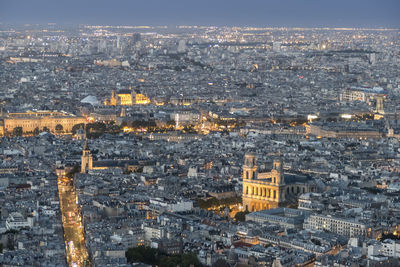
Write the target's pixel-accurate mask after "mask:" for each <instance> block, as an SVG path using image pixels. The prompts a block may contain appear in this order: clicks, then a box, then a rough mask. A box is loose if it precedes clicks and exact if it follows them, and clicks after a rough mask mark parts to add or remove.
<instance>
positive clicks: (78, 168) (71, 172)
mask: <svg viewBox="0 0 400 267" xmlns="http://www.w3.org/2000/svg"><path fill="white" fill-rule="evenodd" d="M80 171H81V166H80V165H75V166H74V167H72V169H71V170H69V171H68V172H67V174H66V176H67V177H68V178H74V176H75V173H78V172H80Z"/></svg>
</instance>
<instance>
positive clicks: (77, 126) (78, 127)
mask: <svg viewBox="0 0 400 267" xmlns="http://www.w3.org/2000/svg"><path fill="white" fill-rule="evenodd" d="M80 128H82V129H83V128H85V124H83V123H79V124H75V125H74V126H72V134H76V132H77V131H78V130H79V129H80Z"/></svg>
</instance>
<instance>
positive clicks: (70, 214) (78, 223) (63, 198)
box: [58, 175, 90, 266]
mask: <svg viewBox="0 0 400 267" xmlns="http://www.w3.org/2000/svg"><path fill="white" fill-rule="evenodd" d="M71 182H72V181H71V180H70V179H69V178H68V177H66V176H64V175H59V176H58V191H59V196H60V208H61V213H62V221H63V226H64V241H65V246H66V252H67V261H68V265H69V266H89V265H90V264H89V260H88V253H87V250H86V246H85V236H84V231H83V225H82V218H81V214H80V211H79V209H78V205H77V197H76V193H75V189H74V186H73V185H72V183H71Z"/></svg>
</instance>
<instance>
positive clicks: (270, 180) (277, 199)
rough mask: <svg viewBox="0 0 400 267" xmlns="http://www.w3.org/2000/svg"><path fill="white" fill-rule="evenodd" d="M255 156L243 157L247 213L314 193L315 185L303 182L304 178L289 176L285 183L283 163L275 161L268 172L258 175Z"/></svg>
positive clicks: (244, 200)
mask: <svg viewBox="0 0 400 267" xmlns="http://www.w3.org/2000/svg"><path fill="white" fill-rule="evenodd" d="M257 170H258V166H257V163H256V156H255V154H253V153H247V154H246V155H245V161H244V165H243V174H242V179H243V193H242V199H243V206H244V207H245V209H246V210H248V211H258V210H263V209H272V208H276V207H278V206H280V205H282V204H284V203H285V202H288V201H291V200H293V199H294V198H295V197H296V196H297V195H298V194H301V193H306V192H313V191H315V185H314V184H313V183H309V182H308V181H305V179H304V178H305V177H304V176H301V177H300V176H299V179H298V180H297V181H296V179H293V178H296V176H293V175H290V180H291V181H290V182H289V183H287V182H286V181H285V175H284V173H283V162H282V159H281V158H278V159H275V160H274V162H273V168H272V170H271V171H270V172H265V173H258V172H257Z"/></svg>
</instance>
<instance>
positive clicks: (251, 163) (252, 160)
mask: <svg viewBox="0 0 400 267" xmlns="http://www.w3.org/2000/svg"><path fill="white" fill-rule="evenodd" d="M257 168H258V167H257V164H256V155H255V154H254V153H246V155H245V156H244V165H243V176H242V178H243V179H256V178H257Z"/></svg>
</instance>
